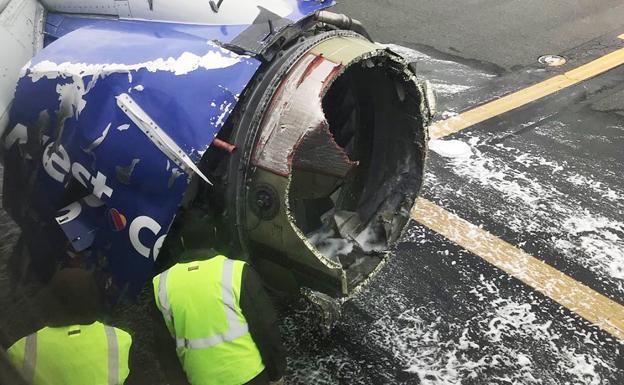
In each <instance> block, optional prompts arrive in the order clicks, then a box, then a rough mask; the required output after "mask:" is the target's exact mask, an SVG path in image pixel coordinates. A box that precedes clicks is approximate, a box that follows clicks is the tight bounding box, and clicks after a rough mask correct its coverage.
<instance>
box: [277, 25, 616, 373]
mask: <svg viewBox="0 0 624 385" xmlns="http://www.w3.org/2000/svg"><path fill="white" fill-rule="evenodd" d="M610 38H611V37H607V39H606V40H609V39H610ZM609 41H614V42H615V40H609ZM594 45H595V44H594ZM589 46H591V44H590V45H589ZM620 47H621V43H620V45H619V46H618V45H617V44H614V45H613V46H612V47H611V50H615V49H617V48H620ZM394 48H395V49H396V50H397V51H399V52H400V53H401V54H403V55H405V56H406V57H408V58H412V59H416V60H418V61H419V69H420V71H421V73H423V74H424V76H425V77H427V78H429V79H430V80H431V81H432V82H433V83H434V88H436V90H437V92H438V96H439V99H438V100H439V102H440V103H439V106H440V108H439V112H440V113H439V115H438V117H439V118H440V119H445V118H448V117H452V116H454V115H455V114H457V112H460V111H462V110H464V109H465V103H466V101H467V100H468V101H473V102H474V104H473V106H476V105H478V104H480V103H482V102H485V101H487V100H490V99H494V98H496V97H497V96H499V95H500V93H499V92H500V91H497V90H499V89H500V88H498V87H493V86H494V85H500V84H503V85H505V87H506V88H509V89H520V88H522V87H523V85H524V84H533V83H535V82H536V78H537V79H539V80H543V79H545V78H548V77H550V76H553V75H554V74H556V73H558V70H544V69H540V68H539V67H536V66H533V67H529V68H525V69H522V70H521V71H518V72H515V73H507V74H503V75H502V76H501V75H495V74H492V73H491V72H488V71H482V70H480V69H479V68H475V67H470V66H467V65H466V64H464V63H456V62H453V61H452V60H448V58H447V57H446V56H445V55H444V54H441V55H439V56H438V58H436V57H431V56H430V55H431V53H428V54H424V53H422V52H414V51H411V50H409V49H407V48H401V47H394ZM583 48H585V49H586V48H587V47H581V48H579V49H577V50H575V51H571V52H569V53H568V55H567V56H568V57H573V58H575V60H573V62H572V63H570V64H569V65H568V67H567V68H568V69H569V68H574V67H575V66H577V65H580V64H583V63H585V62H587V61H589V60H592V59H594V58H595V57H597V56H599V55H597V56H594V57H592V56H587V55H583V54H582V52H581V50H582V49H583ZM576 58H578V59H576ZM438 68H444V72H437V69H438ZM446 74H450V76H449V77H446V76H445V75H446ZM462 74H464V75H465V76H462ZM623 76H624V68H616V69H614V70H612V71H609V72H606V73H604V74H602V75H600V76H598V77H596V78H594V79H591V80H589V81H587V82H584V83H581V84H579V85H577V86H573V87H570V88H568V89H565V90H563V91H561V92H559V93H557V94H555V95H552V96H551V97H547V98H545V99H542V100H539V101H536V102H534V103H531V104H529V105H527V106H525V107H522V108H520V109H518V110H514V111H511V112H509V113H506V114H504V115H501V116H498V117H495V118H493V119H491V120H489V121H486V122H484V123H481V124H478V125H476V126H474V127H471V128H469V129H467V130H465V131H461V132H459V133H457V134H454V135H452V136H450V137H445V138H443V139H438V140H435V141H431V142H430V155H429V159H428V165H427V174H426V182H425V186H424V187H423V191H422V196H423V197H425V198H427V199H429V200H430V201H433V202H435V203H437V204H438V205H440V206H442V207H444V208H445V209H447V210H449V211H451V212H453V213H455V214H457V215H459V217H461V218H464V219H466V220H468V221H470V222H471V223H473V224H476V225H478V226H480V227H481V228H483V229H485V230H487V231H489V232H490V233H492V234H495V235H496V236H498V237H500V238H502V239H503V240H505V241H507V242H509V243H510V244H512V245H516V246H518V247H520V248H522V249H523V250H524V251H526V252H528V253H530V254H532V255H533V256H536V257H537V258H539V259H541V260H543V261H545V262H546V263H548V264H550V265H551V266H554V267H556V268H557V269H558V270H560V271H562V272H564V273H566V274H567V275H569V276H571V277H572V278H574V279H576V280H577V281H579V282H581V283H583V284H585V285H587V286H589V287H591V288H592V289H594V290H596V291H598V292H600V293H602V294H605V295H607V296H608V297H609V298H611V299H613V300H615V301H616V302H618V303H620V304H623V303H624V296H623V294H624V292H623V290H622V288H623V285H624V189H623V185H624V180H623V179H622V177H621V170H623V169H624V164H623V163H624V151H622V148H624V115H622V111H623V110H624V100H623V99H622V89H624V84H622V82H621V79H622V77H623ZM540 78H541V79H540ZM539 80H538V81H539ZM514 87H515V88H514ZM344 313H345V314H344V317H343V319H342V321H341V323H340V324H339V325H338V327H337V328H336V329H335V330H334V331H333V333H332V335H331V337H330V340H331V341H333V342H330V341H327V340H319V339H318V336H316V335H314V334H309V333H305V331H304V330H302V329H301V327H298V326H296V325H298V324H299V323H298V322H295V321H296V320H297V316H295V317H291V318H289V320H288V322H287V323H286V325H288V326H289V327H290V328H292V330H290V328H287V329H288V330H289V332H288V333H287V335H288V336H289V339H290V340H291V341H292V342H293V344H292V345H291V347H290V348H291V356H292V357H293V359H292V360H291V362H290V370H292V371H293V374H294V377H295V378H297V379H298V381H296V383H301V384H336V383H340V384H347V383H361V384H486V383H487V384H622V383H624V355H623V350H622V349H623V347H624V346H623V345H622V343H621V341H618V340H617V339H616V338H614V337H612V336H610V335H609V334H607V333H606V332H604V331H602V330H600V329H598V328H596V327H595V326H592V325H590V324H589V323H588V322H586V321H585V320H583V319H582V318H581V317H579V316H578V315H576V314H575V313H573V312H571V311H570V310H568V309H565V308H563V307H562V306H560V305H558V304H557V303H556V302H554V301H553V300H552V299H550V298H547V297H545V296H543V295H541V294H540V293H538V292H536V291H535V290H534V289H533V288H530V287H528V286H526V285H524V284H522V283H521V282H520V281H518V280H516V279H515V278H512V277H510V276H508V275H507V274H505V273H504V272H502V271H501V270H498V269H497V268H495V267H493V266H492V265H490V264H488V263H487V262H485V261H483V260H482V259H481V258H479V257H478V256H476V255H474V254H472V253H470V252H468V251H466V250H463V249H461V248H460V247H458V246H457V245H454V244H453V243H451V242H449V241H448V240H446V239H444V238H443V237H442V236H440V235H438V234H436V233H434V232H432V231H431V230H429V229H427V228H426V227H424V226H422V225H419V224H417V223H413V224H412V225H411V227H410V228H409V229H408V231H407V232H406V234H405V236H404V238H403V240H402V242H401V243H400V244H399V245H398V247H397V248H396V250H395V257H394V258H393V259H392V260H391V261H390V262H389V263H388V265H386V267H385V268H384V270H383V271H382V273H381V274H380V275H379V276H377V277H375V278H374V279H373V280H372V282H371V284H370V286H369V287H367V288H366V290H364V291H363V292H361V293H359V294H358V295H357V296H356V297H355V298H354V299H353V300H352V301H350V302H348V303H347V304H346V306H345V312H344ZM302 335H303V336H304V337H303V338H302Z"/></svg>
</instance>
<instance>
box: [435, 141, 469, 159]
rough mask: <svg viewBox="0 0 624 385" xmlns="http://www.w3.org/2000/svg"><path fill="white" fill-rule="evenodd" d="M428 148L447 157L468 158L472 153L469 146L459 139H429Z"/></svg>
mask: <svg viewBox="0 0 624 385" xmlns="http://www.w3.org/2000/svg"><path fill="white" fill-rule="evenodd" d="M429 149H430V150H431V151H433V152H435V153H437V154H439V155H442V156H444V157H447V158H469V157H470V156H471V155H472V150H471V148H470V146H469V145H468V144H467V143H465V142H462V141H461V140H440V139H436V140H430V141H429Z"/></svg>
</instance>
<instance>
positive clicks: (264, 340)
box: [153, 225, 286, 385]
mask: <svg viewBox="0 0 624 385" xmlns="http://www.w3.org/2000/svg"><path fill="white" fill-rule="evenodd" d="M214 234H215V231H213V229H210V228H206V227H205V226H201V225H200V226H195V228H193V226H189V227H187V228H186V229H185V231H184V232H183V244H184V245H185V247H186V249H187V251H185V252H184V253H183V254H182V256H181V258H180V260H181V261H182V262H180V263H178V264H176V265H174V266H173V267H171V268H169V269H168V270H165V271H164V272H163V273H161V274H159V275H157V276H156V277H154V279H153V288H154V297H155V302H156V307H157V309H158V310H159V311H160V313H161V315H162V318H164V321H165V325H166V328H167V330H168V332H169V334H170V335H171V336H172V337H173V339H174V340H175V351H176V353H177V357H178V359H179V362H180V364H181V366H182V369H183V371H184V374H186V379H187V380H188V382H190V383H191V384H192V385H213V384H214V385H242V384H247V385H251V384H254V385H256V384H269V383H271V384H281V383H283V380H282V377H283V375H284V371H285V369H286V358H285V357H286V356H285V351H284V348H283V346H282V342H281V337H280V335H279V329H278V326H277V317H276V315H275V310H274V308H273V306H272V304H271V301H270V299H269V298H268V295H267V294H266V292H265V291H264V289H263V287H262V285H261V281H260V278H259V277H258V275H257V273H256V272H255V271H254V270H253V269H252V268H251V266H249V265H248V264H246V263H245V262H243V261H238V260H233V259H229V258H227V257H226V256H224V255H221V254H220V253H218V252H216V251H214V250H213V249H210V248H202V247H205V246H206V243H207V242H211V240H212V238H211V236H214ZM159 355H160V354H159ZM160 356H161V357H164V356H165V354H162V355H160ZM165 370H166V369H165ZM169 380H170V381H171V382H173V383H178V382H177V381H172V380H171V378H170V379H169Z"/></svg>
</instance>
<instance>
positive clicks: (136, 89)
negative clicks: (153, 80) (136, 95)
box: [132, 84, 145, 92]
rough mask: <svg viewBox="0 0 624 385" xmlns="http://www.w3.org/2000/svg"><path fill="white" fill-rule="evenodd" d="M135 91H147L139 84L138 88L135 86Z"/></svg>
mask: <svg viewBox="0 0 624 385" xmlns="http://www.w3.org/2000/svg"><path fill="white" fill-rule="evenodd" d="M132 89H133V90H135V91H139V92H140V91H143V90H144V89H145V87H143V85H141V84H139V85H138V86H134V87H132Z"/></svg>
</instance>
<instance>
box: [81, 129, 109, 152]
mask: <svg viewBox="0 0 624 385" xmlns="http://www.w3.org/2000/svg"><path fill="white" fill-rule="evenodd" d="M110 128H111V123H108V125H107V126H106V128H105V129H104V131H103V132H102V135H100V136H99V137H98V138H97V139H95V140H94V141H93V142H92V143H91V144H90V145H89V146H88V147H87V148H83V149H82V150H83V151H84V152H87V153H89V152H91V151H93V150H95V149H96V148H97V147H98V146H99V145H100V144H102V142H103V141H104V139H106V137H107V136H108V131H109V130H110Z"/></svg>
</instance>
